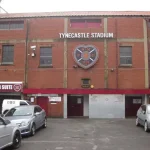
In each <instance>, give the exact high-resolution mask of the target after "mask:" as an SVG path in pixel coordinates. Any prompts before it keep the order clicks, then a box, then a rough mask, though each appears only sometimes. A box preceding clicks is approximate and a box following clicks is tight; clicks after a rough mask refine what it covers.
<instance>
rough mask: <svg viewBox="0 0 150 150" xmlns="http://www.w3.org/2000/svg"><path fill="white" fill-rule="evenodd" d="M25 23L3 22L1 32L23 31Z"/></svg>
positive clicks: (0, 27) (0, 26) (0, 25)
mask: <svg viewBox="0 0 150 150" xmlns="http://www.w3.org/2000/svg"><path fill="white" fill-rule="evenodd" d="M23 28H24V22H23V21H1V22H0V30H15V29H17V30H18V29H23Z"/></svg>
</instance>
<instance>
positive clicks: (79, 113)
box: [67, 96, 84, 117]
mask: <svg viewBox="0 0 150 150" xmlns="http://www.w3.org/2000/svg"><path fill="white" fill-rule="evenodd" d="M83 99H84V97H83V96H68V101H67V114H68V117H83Z"/></svg>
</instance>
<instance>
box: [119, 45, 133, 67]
mask: <svg viewBox="0 0 150 150" xmlns="http://www.w3.org/2000/svg"><path fill="white" fill-rule="evenodd" d="M131 64H132V47H131V46H120V65H131Z"/></svg>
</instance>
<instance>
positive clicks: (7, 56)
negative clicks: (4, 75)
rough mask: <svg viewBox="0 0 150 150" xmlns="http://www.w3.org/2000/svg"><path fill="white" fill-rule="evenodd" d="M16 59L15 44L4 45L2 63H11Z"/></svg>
mask: <svg viewBox="0 0 150 150" xmlns="http://www.w3.org/2000/svg"><path fill="white" fill-rule="evenodd" d="M13 61H14V46H12V45H8V46H3V54H2V63H6V64H9V63H10V64H11V63H13Z"/></svg>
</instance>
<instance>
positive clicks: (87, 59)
mask: <svg viewBox="0 0 150 150" xmlns="http://www.w3.org/2000/svg"><path fill="white" fill-rule="evenodd" d="M73 58H74V60H75V62H76V63H77V64H78V65H79V66H80V67H82V68H84V69H88V68H90V67H91V66H93V65H94V64H95V63H96V62H97V60H98V58H99V52H98V50H97V48H96V47H94V46H93V45H79V46H77V47H76V48H75V49H74V52H73Z"/></svg>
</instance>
